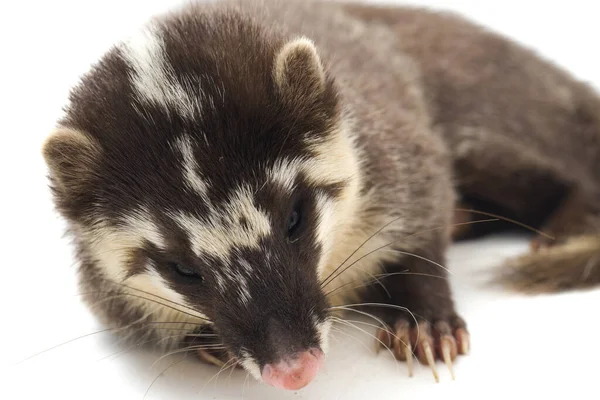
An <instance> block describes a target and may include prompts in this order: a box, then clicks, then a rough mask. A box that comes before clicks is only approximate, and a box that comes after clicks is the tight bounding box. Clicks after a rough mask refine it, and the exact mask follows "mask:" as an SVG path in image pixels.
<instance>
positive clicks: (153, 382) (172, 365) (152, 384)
mask: <svg viewBox="0 0 600 400" xmlns="http://www.w3.org/2000/svg"><path fill="white" fill-rule="evenodd" d="M186 356H187V354H184V355H183V357H182V358H181V360H176V361H173V362H172V363H171V364H170V365H169V366H168V367H167V368H165V369H163V370H162V372H161V373H160V374H158V375H157V376H156V378H154V379H153V380H152V382H151V383H150V386H148V389H146V393H144V397H142V399H145V398H146V396H148V393H149V392H150V389H152V386H154V384H155V383H156V381H158V379H159V378H160V377H161V376H163V375H164V374H165V372H167V371H168V370H169V369H171V368H172V367H174V366H175V365H177V364H179V363H180V362H182V361H183V360H185V357H186Z"/></svg>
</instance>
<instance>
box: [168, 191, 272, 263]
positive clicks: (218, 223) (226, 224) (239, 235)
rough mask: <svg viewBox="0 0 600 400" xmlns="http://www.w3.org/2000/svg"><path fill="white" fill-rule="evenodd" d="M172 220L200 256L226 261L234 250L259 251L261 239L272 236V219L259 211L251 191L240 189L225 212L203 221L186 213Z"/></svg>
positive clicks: (179, 213)
mask: <svg viewBox="0 0 600 400" xmlns="http://www.w3.org/2000/svg"><path fill="white" fill-rule="evenodd" d="M171 216H172V218H173V219H174V220H175V221H176V222H177V223H178V224H179V225H180V226H181V228H182V229H184V230H185V231H186V232H187V234H188V235H189V237H190V241H191V244H192V249H193V251H194V252H195V253H196V255H198V256H201V255H202V254H208V255H210V256H213V257H216V258H219V259H221V260H223V261H229V260H230V254H231V252H232V250H234V249H238V248H243V247H247V248H254V249H256V248H258V246H259V243H260V239H261V238H263V237H265V236H267V235H268V234H269V233H271V225H270V221H269V218H268V216H267V215H266V214H265V213H264V211H262V210H259V209H258V208H257V207H256V205H255V204H254V199H253V194H252V191H251V190H250V189H249V188H247V187H241V188H238V189H237V190H236V191H235V192H234V193H233V195H232V196H231V197H230V198H229V200H228V201H227V203H226V204H225V206H224V207H223V209H222V210H214V211H211V213H210V214H209V215H207V216H205V217H204V218H202V219H200V218H198V217H195V216H193V215H191V214H187V213H183V212H175V213H171ZM241 220H244V223H243V224H242V223H240V221H241Z"/></svg>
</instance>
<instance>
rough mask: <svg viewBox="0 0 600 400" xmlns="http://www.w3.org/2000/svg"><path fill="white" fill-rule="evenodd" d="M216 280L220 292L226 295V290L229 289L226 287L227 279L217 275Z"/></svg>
mask: <svg viewBox="0 0 600 400" xmlns="http://www.w3.org/2000/svg"><path fill="white" fill-rule="evenodd" d="M215 280H216V281H217V287H218V288H219V291H220V292H221V293H225V289H226V288H227V286H225V279H224V278H223V277H222V276H221V274H220V273H218V272H217V273H215Z"/></svg>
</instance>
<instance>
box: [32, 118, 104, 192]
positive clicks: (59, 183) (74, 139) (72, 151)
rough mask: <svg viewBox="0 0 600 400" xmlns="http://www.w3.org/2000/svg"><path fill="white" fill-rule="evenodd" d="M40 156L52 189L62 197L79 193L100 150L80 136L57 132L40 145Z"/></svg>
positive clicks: (77, 132)
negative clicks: (46, 169)
mask: <svg viewBox="0 0 600 400" xmlns="http://www.w3.org/2000/svg"><path fill="white" fill-rule="evenodd" d="M42 154H43V156H44V160H45V161H46V164H47V165H48V168H49V170H50V178H51V179H52V184H53V186H54V189H55V190H57V191H59V192H60V193H62V194H74V193H78V192H79V191H80V190H82V189H83V186H84V184H85V182H86V181H87V179H88V178H89V176H90V174H92V171H93V168H92V167H93V164H94V162H95V161H96V160H97V159H98V156H99V155H100V147H99V145H98V144H97V143H96V142H95V141H94V140H93V139H92V138H90V137H89V136H87V135H86V134H85V133H83V132H80V131H77V130H73V129H68V128H58V129H56V130H55V131H54V132H53V133H52V134H51V135H50V136H49V137H48V139H46V141H45V142H44V144H43V146H42Z"/></svg>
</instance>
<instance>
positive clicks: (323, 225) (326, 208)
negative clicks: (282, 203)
mask: <svg viewBox="0 0 600 400" xmlns="http://www.w3.org/2000/svg"><path fill="white" fill-rule="evenodd" d="M316 203H317V204H316V207H317V214H318V218H317V221H318V222H317V224H318V225H317V227H316V228H317V240H318V241H319V242H320V243H321V245H322V246H323V252H324V253H329V252H330V251H331V248H332V247H333V243H332V239H333V235H332V233H333V231H334V230H335V227H336V224H337V221H336V209H335V207H336V203H335V201H334V200H333V199H331V198H329V197H328V196H327V195H326V194H324V193H319V194H318V195H317V196H316ZM321 261H324V260H323V258H322V260H321ZM324 266H325V265H324V262H321V263H320V265H319V266H318V268H319V271H321V270H322V269H323V268H324Z"/></svg>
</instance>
